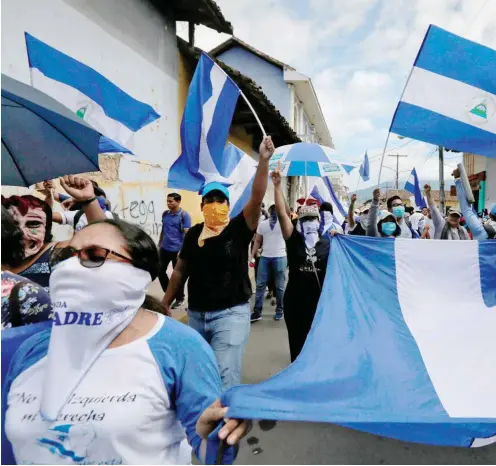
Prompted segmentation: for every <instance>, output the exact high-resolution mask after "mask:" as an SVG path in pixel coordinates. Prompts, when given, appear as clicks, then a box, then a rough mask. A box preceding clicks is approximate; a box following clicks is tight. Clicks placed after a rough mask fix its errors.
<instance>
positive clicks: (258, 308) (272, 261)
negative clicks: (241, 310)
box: [253, 256, 288, 314]
mask: <svg viewBox="0 0 496 466" xmlns="http://www.w3.org/2000/svg"><path fill="white" fill-rule="evenodd" d="M287 263H288V261H287V259H286V257H263V256H262V257H261V258H260V262H259V263H258V273H257V294H256V296H255V307H254V308H253V312H255V313H257V314H261V313H262V307H263V300H264V294H265V287H266V286H267V282H268V281H269V277H270V274H271V271H272V273H273V274H274V277H275V285H276V289H275V290H274V292H275V295H276V312H281V313H282V312H284V306H283V303H282V299H283V296H284V288H285V286H286V265H287ZM271 269H272V270H271Z"/></svg>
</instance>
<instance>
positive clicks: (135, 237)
mask: <svg viewBox="0 0 496 466" xmlns="http://www.w3.org/2000/svg"><path fill="white" fill-rule="evenodd" d="M96 224H107V225H112V226H113V227H115V228H116V229H117V230H119V233H120V234H121V235H122V237H123V238H124V240H125V241H126V247H127V250H128V252H129V255H130V256H131V259H132V264H133V265H134V267H136V268H137V269H141V270H144V271H145V272H148V273H149V274H150V275H151V277H152V281H153V280H155V279H156V278H157V277H158V271H159V267H160V259H159V254H158V249H157V246H156V244H155V241H153V239H152V238H151V237H150V235H148V233H146V232H145V231H144V230H142V229H141V227H139V226H138V225H135V224H134V223H129V222H125V221H124V220H118V219H109V218H107V219H105V220H98V221H96V222H93V223H91V224H90V225H88V226H91V225H96ZM142 306H143V307H144V308H145V309H149V310H150V311H155V312H158V313H160V314H164V315H169V314H168V313H167V311H166V309H165V307H164V306H163V304H162V303H161V302H160V301H159V300H158V299H156V298H154V297H153V296H150V295H146V297H145V301H144V302H143V304H142Z"/></svg>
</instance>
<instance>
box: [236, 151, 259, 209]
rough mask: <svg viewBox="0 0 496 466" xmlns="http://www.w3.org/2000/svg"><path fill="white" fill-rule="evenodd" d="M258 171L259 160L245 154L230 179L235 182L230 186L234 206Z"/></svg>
mask: <svg viewBox="0 0 496 466" xmlns="http://www.w3.org/2000/svg"><path fill="white" fill-rule="evenodd" d="M256 171H257V162H256V161H255V160H254V159H252V158H251V157H250V156H249V155H248V154H243V157H242V158H241V160H240V161H239V163H238V164H237V165H236V168H235V169H234V170H233V171H232V172H231V175H230V176H229V181H230V182H231V183H233V185H232V186H230V187H229V203H230V204H231V207H233V206H234V205H235V204H236V202H237V201H238V199H239V198H240V196H241V195H242V194H243V192H244V190H245V188H246V185H247V184H248V183H249V182H250V180H251V179H252V178H253V175H254V174H255V172H256Z"/></svg>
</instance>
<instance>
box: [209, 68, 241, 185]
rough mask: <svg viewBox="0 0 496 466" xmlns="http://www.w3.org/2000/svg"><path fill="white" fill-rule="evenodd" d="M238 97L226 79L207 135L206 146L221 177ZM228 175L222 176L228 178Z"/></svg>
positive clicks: (236, 90) (231, 84)
mask: <svg viewBox="0 0 496 466" xmlns="http://www.w3.org/2000/svg"><path fill="white" fill-rule="evenodd" d="M238 97H239V89H238V87H237V86H236V85H235V84H234V83H233V82H232V81H231V79H230V78H229V77H227V79H226V82H225V84H224V87H223V88H222V91H221V93H220V95H219V100H218V102H222V104H221V105H217V106H216V107H215V112H214V117H213V120H212V125H211V126H210V130H209V131H208V134H207V144H208V148H209V150H210V154H211V155H212V159H213V161H214V163H215V166H216V167H217V170H218V171H219V173H220V174H221V175H223V173H222V172H221V168H222V167H223V159H224V148H225V146H226V141H227V137H228V135H229V128H230V126H231V120H232V117H233V114H234V109H235V108H236V103H237V102H238ZM229 174H230V172H229ZM229 174H226V175H223V176H226V177H228V176H229Z"/></svg>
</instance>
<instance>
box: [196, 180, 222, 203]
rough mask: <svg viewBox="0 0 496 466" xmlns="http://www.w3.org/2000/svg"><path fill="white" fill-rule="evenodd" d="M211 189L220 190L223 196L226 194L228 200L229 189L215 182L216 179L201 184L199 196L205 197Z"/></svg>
mask: <svg viewBox="0 0 496 466" xmlns="http://www.w3.org/2000/svg"><path fill="white" fill-rule="evenodd" d="M212 191H220V192H221V193H222V194H224V196H226V198H227V200H229V191H228V190H227V188H226V187H225V186H224V185H223V184H221V183H219V182H217V181H212V182H211V183H207V184H206V185H205V186H203V188H202V190H201V192H200V194H201V197H202V198H203V197H205V196H206V195H207V194H208V193H211V192H212Z"/></svg>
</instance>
